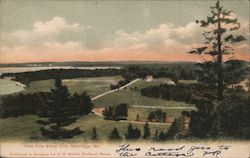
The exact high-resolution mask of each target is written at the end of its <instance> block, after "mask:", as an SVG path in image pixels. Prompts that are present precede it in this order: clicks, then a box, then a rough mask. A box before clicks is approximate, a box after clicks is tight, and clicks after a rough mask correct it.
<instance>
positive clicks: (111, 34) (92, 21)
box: [0, 0, 250, 64]
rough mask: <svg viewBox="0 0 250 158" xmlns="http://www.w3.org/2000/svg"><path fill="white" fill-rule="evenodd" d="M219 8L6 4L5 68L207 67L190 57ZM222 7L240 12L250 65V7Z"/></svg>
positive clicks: (244, 55)
mask: <svg viewBox="0 0 250 158" xmlns="http://www.w3.org/2000/svg"><path fill="white" fill-rule="evenodd" d="M215 2H216V1H202V0H200V1H199V0H195V1H192V0H188V1H179V0H176V1H173V0H167V1H59V0H54V1H38V0H25V1H18V0H1V1H0V4H1V5H0V15H1V16H0V22H1V29H0V31H1V34H0V43H1V45H0V64H8V63H32V62H72V61H83V62H102V61H103V62H105V61H155V62H156V61H159V62H161V61H162V62H163V61H169V62H173V61H187V62H199V61H203V60H205V59H207V57H206V56H198V55H192V54H188V53H186V52H188V51H190V50H191V49H193V48H196V47H199V46H200V45H201V44H202V43H204V40H203V36H202V29H201V28H200V27H199V25H197V24H196V23H195V20H202V19H205V18H206V17H207V16H208V15H211V13H210V9H209V7H210V6H213V5H215ZM221 4H222V5H223V6H224V8H226V9H228V10H233V11H234V12H235V14H236V16H237V18H238V20H239V22H240V23H241V28H240V29H239V30H237V34H243V35H245V37H246V38H247V41H244V42H241V43H239V44H236V45H234V49H235V59H242V60H246V61H250V48H249V35H250V34H249V18H250V15H249V1H247V0H240V1H235V0H222V1H221ZM20 6H22V7H20ZM231 57H232V55H229V56H226V57H225V58H226V59H228V58H231Z"/></svg>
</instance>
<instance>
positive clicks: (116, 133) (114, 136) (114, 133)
mask: <svg viewBox="0 0 250 158" xmlns="http://www.w3.org/2000/svg"><path fill="white" fill-rule="evenodd" d="M109 139H113V140H120V139H121V136H120V134H119V131H118V129H117V128H116V127H115V128H114V129H113V130H112V132H111V133H110V135H109Z"/></svg>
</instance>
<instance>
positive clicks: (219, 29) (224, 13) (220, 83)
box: [189, 1, 246, 100]
mask: <svg viewBox="0 0 250 158" xmlns="http://www.w3.org/2000/svg"><path fill="white" fill-rule="evenodd" d="M210 8H211V13H212V16H208V17H207V19H206V20H201V21H198V20H197V21H196V22H197V23H200V26H201V27H203V28H207V29H208V30H206V31H204V33H203V36H204V37H205V40H206V42H205V43H204V44H205V45H204V46H202V47H200V48H196V49H195V50H192V51H190V52H189V53H195V54H200V55H201V54H207V55H209V56H211V57H213V59H214V60H213V62H212V63H211V64H207V62H205V63H204V64H205V65H203V66H201V69H202V70H203V69H204V67H205V70H206V71H207V70H211V71H212V74H213V75H212V76H214V78H213V79H214V80H216V82H217V97H218V100H222V99H223V91H224V77H225V76H224V69H223V63H224V61H223V56H224V55H228V54H232V53H233V48H232V47H231V45H232V44H233V43H237V42H241V41H244V40H246V39H245V37H244V36H241V35H233V34H231V32H232V31H235V30H238V29H239V28H240V23H239V22H238V20H237V18H236V17H235V14H234V13H233V11H232V10H226V9H224V8H223V6H221V5H220V2H219V1H217V2H216V5H215V6H212V7H210ZM200 65H201V64H200ZM206 71H205V72H202V73H203V74H204V73H206ZM207 77H208V78H211V76H210V75H207Z"/></svg>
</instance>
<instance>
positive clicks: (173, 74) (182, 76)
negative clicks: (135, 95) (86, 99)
mask: <svg viewBox="0 0 250 158" xmlns="http://www.w3.org/2000/svg"><path fill="white" fill-rule="evenodd" d="M195 68H196V65H195V64H193V63H184V65H181V64H177V63H176V64H158V65H157V64H149V65H143V64H142V65H127V66H124V67H123V68H122V69H121V75H122V77H123V78H124V80H121V81H119V82H118V83H117V84H111V85H110V89H111V90H112V89H117V88H120V87H122V86H124V85H126V84H128V83H129V82H131V81H132V80H134V79H136V78H144V79H145V78H146V77H147V76H148V75H152V76H153V77H154V78H161V77H164V78H170V79H171V80H173V81H174V82H175V83H178V80H194V79H196V73H195V72H196V70H195Z"/></svg>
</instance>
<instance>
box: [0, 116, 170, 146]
mask: <svg viewBox="0 0 250 158" xmlns="http://www.w3.org/2000/svg"><path fill="white" fill-rule="evenodd" d="M37 119H38V117H37V116H35V115H26V116H21V117H18V118H7V119H0V138H1V140H2V141H25V142H27V141H31V139H30V136H31V135H32V133H36V134H40V131H39V128H40V125H38V124H37V123H36V120H37ZM128 124H129V123H128V122H122V123H121V122H117V121H107V120H104V119H103V118H101V117H98V116H96V115H94V114H89V115H86V116H82V117H80V118H79V119H78V120H77V121H76V122H75V123H74V124H72V125H70V126H68V128H73V127H80V129H81V130H82V131H84V132H83V133H82V134H81V135H78V136H75V137H74V138H72V139H67V140H62V141H67V142H82V141H91V140H90V138H91V134H92V128H93V127H94V126H95V127H96V129H97V135H98V140H99V141H106V140H108V136H109V134H110V133H111V131H112V129H113V128H114V127H116V128H118V130H119V133H120V135H121V136H123V137H124V134H125V133H126V130H127V126H128ZM131 124H132V125H133V127H137V128H139V129H140V130H141V134H143V126H144V124H134V123H131ZM168 128H169V126H168V125H166V124H160V125H150V131H151V134H152V135H153V134H154V132H155V130H156V129H158V130H159V131H167V129H168ZM39 140H40V141H43V140H44V139H41V138H40V139H38V141H39Z"/></svg>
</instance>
